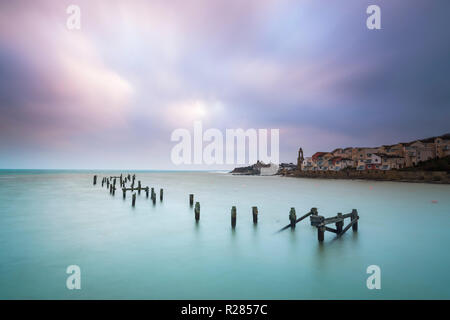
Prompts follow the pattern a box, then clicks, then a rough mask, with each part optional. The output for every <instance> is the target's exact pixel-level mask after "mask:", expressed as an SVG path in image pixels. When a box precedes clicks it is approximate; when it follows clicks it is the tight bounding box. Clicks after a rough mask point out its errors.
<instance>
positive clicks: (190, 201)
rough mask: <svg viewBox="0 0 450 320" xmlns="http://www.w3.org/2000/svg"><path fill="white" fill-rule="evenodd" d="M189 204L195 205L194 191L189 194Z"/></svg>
mask: <svg viewBox="0 0 450 320" xmlns="http://www.w3.org/2000/svg"><path fill="white" fill-rule="evenodd" d="M189 205H190V206H191V207H192V206H193V205H194V195H193V194H192V193H191V194H190V195H189Z"/></svg>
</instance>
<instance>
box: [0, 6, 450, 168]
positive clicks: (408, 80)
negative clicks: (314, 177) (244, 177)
mask: <svg viewBox="0 0 450 320" xmlns="http://www.w3.org/2000/svg"><path fill="white" fill-rule="evenodd" d="M70 4H76V5H78V6H79V7H80V8H81V30H68V29H67V27H66V19H67V17H68V15H67V14H66V8H67V6H68V5H70ZM369 4H378V5H379V6H380V7H381V10H382V18H381V24H382V30H368V29H367V28H366V18H367V14H366V8H367V6H368V5H369ZM449 12H450V1H448V0H430V1H425V0H396V1H392V0H389V1H388V0H385V1H383V0H372V1H365V0H346V1H331V0H329V1H320V0H310V1H308V0H303V1H299V0H295V1H283V0H267V1H265V0H227V1H225V0H223V1H222V0H215V1H211V0H194V1H192V0H179V1H176V0H175V1H174V0H171V1H168V0H161V1H150V0H149V1H111V0H108V1H106V0H89V1H80V0H71V1H20V0H19V1H1V2H0V112H1V114H0V155H1V156H0V168H96V169H99V168H117V169H120V168H124V169H125V168H129V169H133V168H135V169H184V168H188V169H189V168H192V169H205V168H206V169H208V167H204V166H203V167H202V166H199V167H175V166H174V165H173V164H172V162H171V160H170V151H171V149H172V147H173V146H174V144H175V143H173V142H171V141H170V135H171V132H172V131H173V130H175V129H177V128H187V129H189V130H192V126H193V121H194V120H201V121H202V122H203V126H204V127H205V128H218V129H221V130H225V129H226V128H243V129H248V128H255V129H258V128H266V129H270V128H279V129H280V160H281V161H286V162H291V161H292V162H294V161H296V156H297V150H298V148H299V147H303V149H304V151H305V154H306V155H311V154H312V153H314V152H316V151H327V150H332V149H334V148H336V147H347V146H376V145H381V144H391V143H396V142H400V141H409V140H412V139H416V138H423V137H429V136H434V135H440V134H443V133H446V132H450V125H449V124H450V121H449V119H450V58H449V57H450V15H449Z"/></svg>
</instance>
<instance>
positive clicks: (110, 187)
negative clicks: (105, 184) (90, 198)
mask: <svg viewBox="0 0 450 320" xmlns="http://www.w3.org/2000/svg"><path fill="white" fill-rule="evenodd" d="M112 188H113V185H112V183H111V184H110V185H109V194H112Z"/></svg>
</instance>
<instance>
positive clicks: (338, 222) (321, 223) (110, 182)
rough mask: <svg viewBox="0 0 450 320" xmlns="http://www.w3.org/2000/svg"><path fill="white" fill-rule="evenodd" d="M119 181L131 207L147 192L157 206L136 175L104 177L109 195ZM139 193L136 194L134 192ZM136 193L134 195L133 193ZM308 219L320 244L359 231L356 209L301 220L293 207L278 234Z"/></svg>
mask: <svg viewBox="0 0 450 320" xmlns="http://www.w3.org/2000/svg"><path fill="white" fill-rule="evenodd" d="M97 178H98V176H97V175H94V177H93V184H94V185H96V184H97ZM117 179H119V183H120V187H121V189H122V195H123V199H126V192H127V191H131V192H132V198H131V206H132V207H135V206H136V196H137V195H140V194H141V191H145V193H146V198H148V197H149V193H150V198H151V200H152V202H153V205H155V204H156V192H155V188H154V187H152V188H150V187H148V186H147V187H143V186H142V184H141V180H138V186H137V188H135V187H134V182H135V179H136V175H134V174H133V175H132V176H131V175H130V174H128V175H126V176H125V177H124V175H123V174H121V175H120V176H110V177H103V179H102V187H103V186H104V185H105V183H106V188H107V189H108V190H109V193H110V194H111V195H113V196H114V195H115V191H116V180H117ZM127 182H130V187H126V184H127ZM135 190H136V191H137V194H136V192H134V191H135ZM133 192H134V193H133ZM163 197H164V189H162V188H161V189H160V190H159V200H160V201H163ZM189 205H190V207H193V206H194V194H192V193H191V194H189ZM194 216H195V221H196V222H197V223H198V222H199V221H200V202H195V207H194ZM307 217H310V223H311V226H313V227H316V228H317V238H318V240H319V242H323V241H324V238H325V231H328V232H332V233H334V234H336V235H337V236H338V237H340V236H342V235H343V234H344V233H345V232H347V230H349V229H350V227H351V228H352V229H353V231H354V232H355V231H358V220H359V215H358V211H357V210H356V209H353V210H352V212H350V213H347V214H342V213H340V212H339V213H337V215H336V216H333V217H328V218H325V217H324V216H321V215H319V213H318V210H317V208H311V210H310V211H309V212H307V213H305V214H303V215H302V216H301V217H300V218H297V213H296V210H295V208H294V207H291V209H290V211H289V224H287V225H286V226H284V227H283V228H281V229H280V230H278V232H281V231H283V230H286V229H288V228H291V230H292V231H294V230H295V226H296V225H297V223H299V222H301V221H302V220H304V219H306V218H307ZM252 218H253V224H254V225H255V227H256V225H257V223H258V207H257V206H253V207H252ZM347 218H348V219H350V222H349V223H348V224H347V226H345V227H344V224H345V219H347ZM236 219H237V209H236V206H232V207H231V227H232V229H233V230H234V229H235V228H236ZM332 224H334V225H335V228H331V227H330V226H329V225H332Z"/></svg>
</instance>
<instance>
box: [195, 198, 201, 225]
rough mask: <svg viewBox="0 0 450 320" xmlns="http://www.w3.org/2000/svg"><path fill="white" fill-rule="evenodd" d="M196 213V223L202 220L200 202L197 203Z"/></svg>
mask: <svg viewBox="0 0 450 320" xmlns="http://www.w3.org/2000/svg"><path fill="white" fill-rule="evenodd" d="M194 212H195V221H199V220H200V202H196V203H195V208H194Z"/></svg>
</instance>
